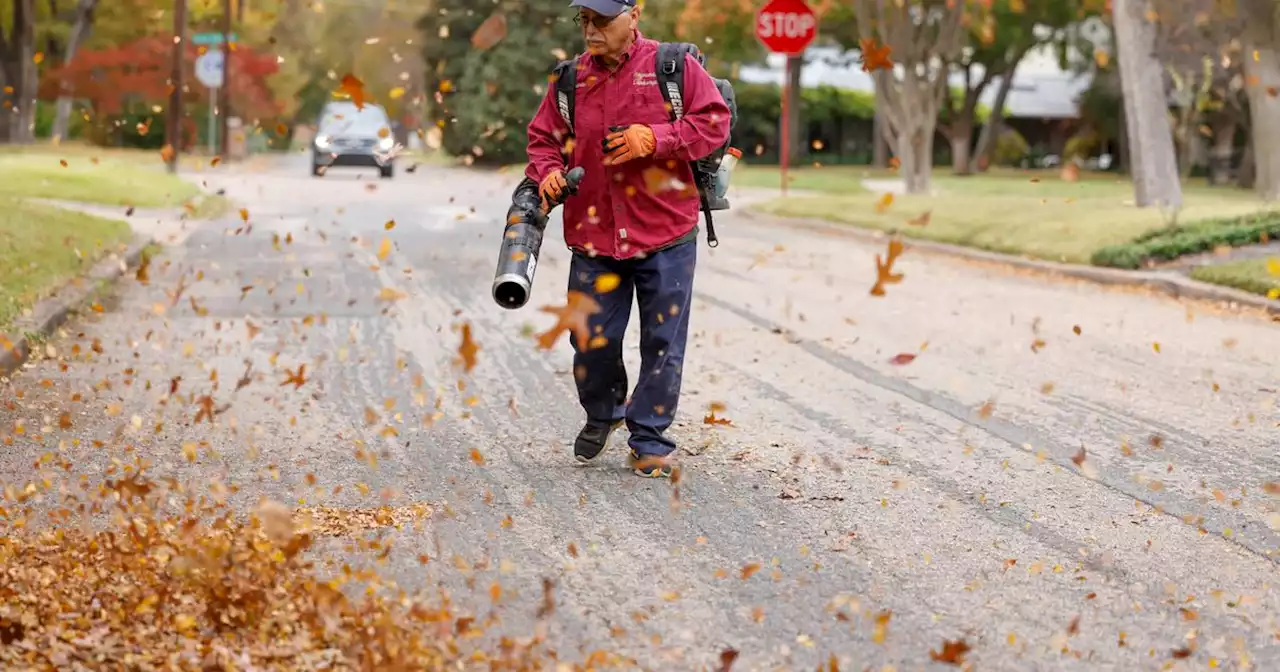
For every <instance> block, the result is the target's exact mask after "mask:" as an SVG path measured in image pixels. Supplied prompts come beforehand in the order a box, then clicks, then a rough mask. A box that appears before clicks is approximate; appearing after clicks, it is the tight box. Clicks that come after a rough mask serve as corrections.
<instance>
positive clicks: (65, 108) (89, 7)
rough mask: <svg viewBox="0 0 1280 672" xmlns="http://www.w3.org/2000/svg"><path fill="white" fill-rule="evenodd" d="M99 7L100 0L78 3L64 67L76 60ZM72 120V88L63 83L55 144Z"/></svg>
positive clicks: (65, 132)
mask: <svg viewBox="0 0 1280 672" xmlns="http://www.w3.org/2000/svg"><path fill="white" fill-rule="evenodd" d="M97 7H98V0H79V2H77V3H76V13H75V19H74V23H72V26H71V33H70V34H69V35H68V36H67V42H66V45H65V46H64V47H63V56H62V63H63V65H67V64H69V63H71V62H72V61H73V60H74V59H75V57H76V50H77V49H79V47H80V43H81V42H83V41H84V39H85V38H86V37H87V36H88V34H89V27H90V26H91V25H92V23H93V11H94V10H95V9H97ZM70 119H71V88H70V87H69V86H68V85H66V83H65V82H63V84H62V87H61V91H59V93H58V106H57V110H56V111H55V112H54V118H53V132H52V136H53V138H54V141H55V142H56V141H58V140H61V139H62V138H65V137H66V136H67V124H68V123H69V121H70Z"/></svg>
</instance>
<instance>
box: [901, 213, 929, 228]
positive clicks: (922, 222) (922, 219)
mask: <svg viewBox="0 0 1280 672" xmlns="http://www.w3.org/2000/svg"><path fill="white" fill-rule="evenodd" d="M932 218H933V211H932V210H925V211H924V212H922V213H920V216H919V217H916V218H915V219H908V220H907V224H910V225H911V226H929V220H930V219H932Z"/></svg>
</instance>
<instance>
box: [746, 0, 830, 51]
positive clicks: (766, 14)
mask: <svg viewBox="0 0 1280 672" xmlns="http://www.w3.org/2000/svg"><path fill="white" fill-rule="evenodd" d="M817 35H818V17H817V15H815V14H814V13H813V10H812V9H809V5H807V4H805V2H804V0H770V1H769V2H768V3H767V4H765V6H764V7H761V8H760V13H759V14H756V37H757V38H759V39H760V41H761V42H763V43H764V46H765V47H767V48H768V49H769V51H772V52H773V53H775V54H787V55H788V56H793V55H796V54H801V53H803V52H804V50H805V48H806V47H808V46H809V43H810V42H813V38H815V37H817Z"/></svg>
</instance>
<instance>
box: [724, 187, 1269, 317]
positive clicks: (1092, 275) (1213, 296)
mask: <svg viewBox="0 0 1280 672" xmlns="http://www.w3.org/2000/svg"><path fill="white" fill-rule="evenodd" d="M743 217H744V218H745V219H750V220H755V221H761V220H770V221H776V222H780V223H782V224H785V225H787V226H794V227H797V228H803V229H809V230H816V231H821V232H827V233H836V234H838V235H842V236H847V237H849V238H854V239H856V240H860V241H863V242H874V243H882V242H884V241H885V240H887V239H888V237H889V234H888V232H886V231H881V230H875V229H862V228H859V227H857V226H856V225H853V224H836V223H833V222H828V221H824V220H820V219H809V218H794V217H778V216H776V215H769V214H764V213H756V212H752V211H750V210H747V211H745V212H744V213H743ZM902 242H903V243H904V244H905V245H906V246H907V248H908V249H914V250H921V251H924V252H930V253H933V254H940V255H945V256H950V257H957V258H960V259H965V260H967V261H979V262H986V263H990V264H1000V265H1003V266H1009V267H1013V268H1017V269H1020V270H1026V271H1032V272H1034V273H1040V274H1042V275H1051V276H1060V277H1068V278H1074V279H1077V280H1086V281H1088V282H1093V283H1096V284H1100V285H1119V286H1127V287H1144V288H1147V289H1152V290H1155V291H1158V292H1161V293H1163V294H1165V295H1167V296H1170V297H1173V298H1179V299H1184V298H1185V299H1197V300H1201V301H1215V302H1222V303H1229V304H1236V305H1241V306H1247V307H1250V308H1256V309H1258V310H1261V311H1263V312H1264V313H1266V314H1268V315H1270V316H1271V318H1272V321H1277V322H1280V301H1272V300H1271V299H1268V298H1267V297H1265V296H1258V295H1256V294H1250V293H1249V292H1245V291H1241V290H1239V289H1234V288H1231V287H1221V286H1218V285H1213V284H1210V283H1207V282H1200V281H1199V280H1192V279H1191V278H1186V277H1183V276H1181V275H1177V274H1174V273H1168V272H1160V271H1125V270H1121V269H1117V268H1101V267H1098V266H1081V265H1078V264H1061V263H1057V262H1053V261H1043V260H1040V259H1030V258H1027V257H1017V256H1014V255H1011V254H1001V253H999V252H988V251H986V250H976V249H973V248H969V247H962V246H960V245H952V244H949V243H939V242H935V241H931V240H921V239H919V238H909V237H906V236H903V238H902Z"/></svg>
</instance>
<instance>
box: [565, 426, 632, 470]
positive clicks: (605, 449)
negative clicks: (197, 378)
mask: <svg viewBox="0 0 1280 672" xmlns="http://www.w3.org/2000/svg"><path fill="white" fill-rule="evenodd" d="M621 426H622V423H621V422H617V423H614V425H613V426H612V427H610V428H609V435H608V436H606V437H604V445H603V446H601V447H600V452H598V453H596V456H595V457H583V456H581V455H579V454H578V453H577V452H576V451H575V452H574V453H573V459H575V460H577V461H578V464H594V463H595V461H596V460H599V459H600V456H601V455H604V454H605V453H606V452H608V451H609V439H612V438H613V433H614V432H615V431H617V429H618V428H619V427H621Z"/></svg>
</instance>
